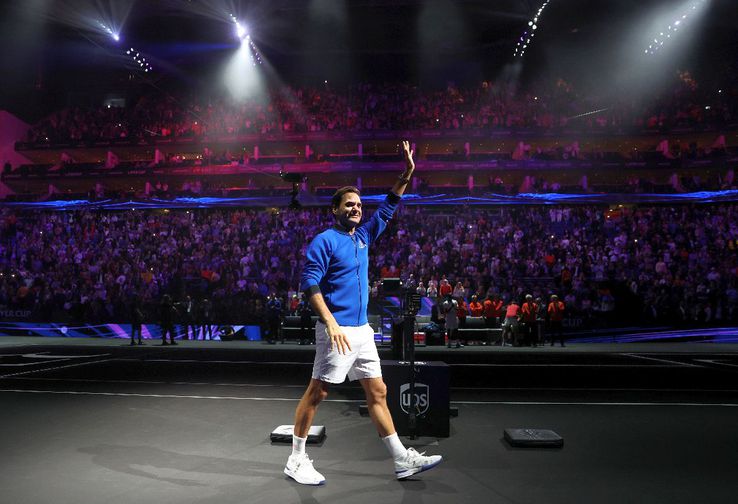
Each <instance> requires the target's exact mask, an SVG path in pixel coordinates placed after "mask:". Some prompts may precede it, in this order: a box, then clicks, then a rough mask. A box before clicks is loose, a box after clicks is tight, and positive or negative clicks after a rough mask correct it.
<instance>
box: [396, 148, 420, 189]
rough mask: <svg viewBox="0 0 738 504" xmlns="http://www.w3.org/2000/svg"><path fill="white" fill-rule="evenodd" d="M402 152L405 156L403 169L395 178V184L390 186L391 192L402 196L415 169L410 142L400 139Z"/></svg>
mask: <svg viewBox="0 0 738 504" xmlns="http://www.w3.org/2000/svg"><path fill="white" fill-rule="evenodd" d="M402 154H403V156H404V158H405V171H404V172H402V175H400V177H399V178H398V179H397V182H395V185H393V186H392V192H393V193H395V194H396V195H398V196H402V195H403V194H404V193H405V189H406V188H407V185H408V184H409V183H410V179H411V178H412V176H413V172H414V171H415V161H413V151H412V150H411V149H410V142H408V141H407V140H403V141H402Z"/></svg>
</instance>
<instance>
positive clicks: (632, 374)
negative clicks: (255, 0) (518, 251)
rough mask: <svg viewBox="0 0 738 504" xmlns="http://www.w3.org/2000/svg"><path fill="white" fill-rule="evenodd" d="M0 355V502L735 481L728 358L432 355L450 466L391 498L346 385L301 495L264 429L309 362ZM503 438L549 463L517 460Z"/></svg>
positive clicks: (280, 418)
mask: <svg viewBox="0 0 738 504" xmlns="http://www.w3.org/2000/svg"><path fill="white" fill-rule="evenodd" d="M123 343H125V342H121V341H108V340H65V339H58V340H56V339H46V338H45V339H41V338H38V339H37V338H9V337H6V338H0V448H2V451H1V453H2V471H1V472H0V489H1V493H0V502H2V503H54V504H62V503H70V504H72V503H73V504H84V503H95V504H97V503H111V504H113V503H129V502H156V503H213V504H216V503H217V504H228V503H258V502H263V503H293V502H295V503H332V502H335V503H343V502H347V503H354V502H355V503H372V504H376V503H382V504H390V503H457V502H475V503H476V502H492V503H580V502H581V503H597V504H602V503H618V504H620V503H661V502H663V503H729V502H735V500H736V489H737V488H738V487H737V486H736V483H735V474H736V473H738V347H736V346H733V345H714V344H713V345H710V344H675V345H674V344H670V345H646V344H636V345H601V344H599V345H573V346H571V347H567V348H558V347H556V348H549V347H546V348H538V349H518V348H471V349H460V350H454V351H446V349H435V348H429V349H425V350H419V351H418V358H419V359H425V360H438V361H444V362H447V363H448V364H449V365H450V366H451V403H452V406H456V407H458V410H459V416H458V417H456V418H452V419H451V435H450V437H448V438H441V439H436V438H428V437H422V438H419V439H417V440H408V439H406V438H405V439H403V441H404V442H405V443H406V445H408V446H414V447H416V449H418V450H419V451H427V452H428V453H434V454H435V453H439V454H442V455H443V456H444V462H443V463H442V464H441V465H440V466H438V467H437V468H435V469H433V470H431V471H428V472H426V473H422V474H420V475H418V476H417V477H415V478H413V479H412V480H409V481H403V482H400V481H397V480H395V479H394V477H393V467H392V463H391V461H390V459H389V456H388V454H387V452H386V450H385V448H384V445H383V444H382V442H381V441H380V440H379V439H378V437H377V435H376V432H375V430H374V427H373V426H372V424H371V422H370V420H369V418H368V417H363V416H361V415H360V414H359V405H361V404H362V403H363V401H362V392H361V389H360V387H359V386H358V385H355V384H348V383H346V384H344V385H342V386H336V387H334V388H333V389H332V392H331V394H330V396H329V398H328V400H327V401H326V402H325V403H324V404H323V405H321V407H320V410H319V411H318V415H317V417H316V422H315V423H318V424H322V425H325V426H326V429H327V433H328V437H327V438H326V440H325V441H324V442H323V443H322V445H309V446H308V453H309V455H310V457H311V458H313V459H314V460H315V466H316V468H317V469H318V470H319V471H321V472H322V473H323V474H324V475H325V477H326V479H327V483H326V485H324V486H322V487H303V486H300V485H298V484H296V483H295V482H293V481H292V480H289V479H288V478H286V477H285V476H284V475H283V473H282V469H283V467H284V463H285V462H286V459H287V456H288V455H289V452H290V447H289V446H287V445H279V444H272V443H271V442H270V441H269V433H270V431H271V430H272V429H273V428H274V427H275V426H277V425H280V424H286V423H292V416H293V413H294V408H295V406H296V403H297V400H298V398H299V397H300V395H301V394H302V391H303V389H304V386H305V384H306V383H307V380H308V379H309V376H310V370H311V364H310V363H311V361H312V348H310V347H299V346H297V345H289V344H286V345H276V346H269V345H264V344H261V343H256V342H252V343H246V342H243V343H240V342H239V343H236V342H229V343H222V342H182V343H181V344H180V345H179V346H177V347H158V346H155V345H154V344H153V343H152V342H148V343H149V344H148V345H147V346H143V347H128V346H126V345H124V344H123ZM508 427H526V428H541V429H551V430H554V431H555V432H557V433H558V434H560V435H561V436H562V437H563V438H564V440H565V443H564V447H563V448H560V449H542V448H541V449H528V448H512V447H510V446H509V445H508V444H507V443H506V442H505V441H504V439H503V431H504V429H505V428H508Z"/></svg>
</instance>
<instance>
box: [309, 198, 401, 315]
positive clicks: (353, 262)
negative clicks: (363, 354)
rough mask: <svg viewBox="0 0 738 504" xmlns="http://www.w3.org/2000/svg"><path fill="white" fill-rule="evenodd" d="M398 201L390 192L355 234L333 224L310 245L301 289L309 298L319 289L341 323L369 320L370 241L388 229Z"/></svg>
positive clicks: (372, 241)
mask: <svg viewBox="0 0 738 504" xmlns="http://www.w3.org/2000/svg"><path fill="white" fill-rule="evenodd" d="M399 202H400V197H399V196H397V195H396V194H394V193H390V194H388V195H387V197H386V198H385V200H384V201H383V202H382V203H381V204H380V205H379V207H378V208H377V210H376V211H375V212H374V214H373V215H372V216H371V218H370V219H369V220H367V221H366V222H364V224H362V225H360V226H358V227H357V228H356V229H355V230H354V234H353V235H350V234H349V233H347V232H346V231H343V230H341V229H338V228H337V227H332V228H329V229H326V230H325V231H323V232H322V233H320V234H319V235H317V236H316V237H315V238H313V241H312V242H310V245H308V248H307V251H306V252H305V266H304V268H303V270H302V280H301V282H300V290H302V291H303V292H305V294H306V296H307V297H308V298H310V296H312V295H313V294H315V293H316V292H320V293H321V294H322V295H323V299H324V300H325V304H326V305H327V306H328V309H329V310H330V312H331V313H332V314H333V316H334V317H335V319H336V322H337V323H338V325H341V326H354V327H356V326H362V325H364V324H366V323H367V322H368V319H367V316H366V307H367V304H368V302H369V245H371V244H372V243H374V242H375V241H376V239H377V238H378V237H379V235H380V234H381V233H382V231H384V230H385V228H386V227H387V222H388V221H389V220H390V219H391V218H392V215H393V214H394V213H395V210H396V209H397V204H398V203H399Z"/></svg>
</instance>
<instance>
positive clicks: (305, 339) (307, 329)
mask: <svg viewBox="0 0 738 504" xmlns="http://www.w3.org/2000/svg"><path fill="white" fill-rule="evenodd" d="M297 314H298V315H299V316H300V344H301V345H314V344H315V331H312V330H311V329H312V327H311V326H312V318H313V309H312V308H311V307H310V303H308V301H307V299H305V294H303V295H302V299H301V300H300V304H299V305H297Z"/></svg>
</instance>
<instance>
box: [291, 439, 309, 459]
mask: <svg viewBox="0 0 738 504" xmlns="http://www.w3.org/2000/svg"><path fill="white" fill-rule="evenodd" d="M307 439H308V438H307V437H297V436H295V435H294V434H293V435H292V455H302V454H304V453H305V443H307Z"/></svg>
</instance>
